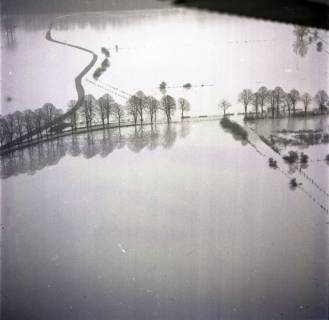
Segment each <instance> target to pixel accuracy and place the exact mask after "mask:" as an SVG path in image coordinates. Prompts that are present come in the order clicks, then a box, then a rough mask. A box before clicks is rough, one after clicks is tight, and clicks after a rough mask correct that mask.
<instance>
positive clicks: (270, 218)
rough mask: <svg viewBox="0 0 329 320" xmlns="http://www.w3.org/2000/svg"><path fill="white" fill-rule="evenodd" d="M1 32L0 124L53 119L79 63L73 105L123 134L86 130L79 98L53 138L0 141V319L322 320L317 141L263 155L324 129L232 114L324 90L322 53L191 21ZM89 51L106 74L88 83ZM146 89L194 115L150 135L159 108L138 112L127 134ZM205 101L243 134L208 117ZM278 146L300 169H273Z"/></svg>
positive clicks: (324, 221)
mask: <svg viewBox="0 0 329 320" xmlns="http://www.w3.org/2000/svg"><path fill="white" fill-rule="evenodd" d="M10 18H11V19H12V22H11V23H12V25H14V26H15V28H14V32H13V34H12V36H11V37H8V34H7V38H6V36H5V33H4V32H3V33H2V47H1V55H2V60H1V75H2V83H1V85H2V94H1V114H2V115H4V114H8V113H13V112H14V111H16V110H20V111H23V110H26V109H28V108H30V109H32V110H34V109H36V108H40V107H41V106H42V105H44V104H45V103H46V102H51V103H53V104H54V105H55V106H56V107H57V108H61V109H63V110H64V111H65V110H66V108H67V105H68V102H69V100H71V99H77V92H76V83H75V78H76V77H77V75H78V74H79V73H80V72H81V71H82V70H83V69H84V68H85V67H86V66H87V65H88V64H90V61H91V59H92V57H93V53H94V58H95V55H98V59H97V61H96V63H95V65H94V66H93V67H92V69H91V70H90V71H89V72H87V74H86V75H85V77H84V78H83V79H82V86H83V88H84V89H85V93H86V94H88V97H89V98H90V97H91V96H89V95H90V94H92V95H93V96H95V97H96V98H99V97H100V96H103V95H104V94H105V93H108V94H110V95H112V96H113V98H115V100H116V101H117V102H118V103H119V104H121V105H122V108H123V109H122V110H124V112H125V114H124V115H123V116H122V120H123V127H122V128H119V127H117V128H111V129H110V128H109V127H111V126H112V127H114V126H116V124H117V121H120V120H118V118H117V115H115V116H114V114H111V121H110V122H107V127H106V126H105V125H104V123H103V126H104V129H101V128H100V127H101V125H100V119H99V116H100V115H99V114H100V113H99V110H101V108H100V106H101V103H100V102H97V103H96V102H95V106H96V105H97V108H98V109H97V110H98V111H97V112H95V110H94V111H93V110H91V111H90V110H89V111H90V113H93V112H94V113H95V114H91V115H89V116H90V118H91V120H90V119H89V120H88V119H87V116H88V112H87V111H88V110H87V107H86V105H87V103H88V101H87V99H86V97H84V96H83V94H82V93H81V92H82V89H81V88H80V95H81V97H82V100H83V99H85V100H84V101H83V104H81V105H80V106H79V105H78V107H80V108H85V110H87V111H85V113H84V114H83V115H81V114H79V117H78V119H75V120H72V117H70V118H65V119H64V120H63V121H62V123H59V125H62V126H63V127H62V128H59V129H58V127H56V130H57V131H56V130H55V131H54V132H49V131H51V129H53V128H54V127H55V126H54V122H52V121H55V120H56V119H55V120H54V119H50V120H49V119H46V120H44V121H45V122H44V124H43V125H45V127H43V125H41V124H40V123H39V124H37V121H36V120H34V122H35V123H34V124H33V125H34V126H35V128H34V129H33V128H32V129H31V128H27V129H26V132H27V133H26V134H27V136H26V137H25V139H26V140H25V141H24V143H25V144H23V143H22V144H21V145H20V144H19V143H20V141H18V142H17V141H14V142H15V143H16V142H17V143H16V144H15V143H13V141H12V140H13V137H14V138H16V139H18V140H19V139H21V138H22V137H21V136H20V137H19V135H22V132H19V131H18V130H17V128H19V126H17V128H15V130H10V128H9V129H8V128H7V129H8V130H7V132H9V133H10V132H11V133H12V135H11V136H10V137H6V139H7V140H6V139H4V140H3V141H6V142H7V145H2V151H3V150H5V148H7V147H8V149H7V150H5V151H8V150H9V148H10V147H13V149H12V150H14V149H18V150H16V151H14V152H7V154H5V153H6V152H3V155H2V156H1V158H0V161H1V165H0V178H1V227H2V228H1V260H2V262H1V272H2V277H1V278H2V279H1V295H2V301H1V315H2V317H3V319H8V320H9V319H10V320H13V319H14V320H16V319H33V320H45V319H47V320H52V319H54V320H55V319H56V320H57V319H68V320H70V319H79V320H83V319H86V320H87V319H97V320H98V319H99V320H103V319H104V320H105V319H117V320H119V319H120V320H127V319H131V320H137V319H138V320H139V319H140V320H144V319H159V320H181V319H189V320H190V319H195V320H201V319H202V320H215V319H223V320H264V319H266V320H267V319H268V320H272V319H273V320H274V319H286V320H297V319H298V320H307V319H319V320H320V319H321V320H324V319H327V318H328V223H329V222H328V203H329V202H328V197H329V194H328V193H329V190H328V188H329V185H328V179H329V176H328V174H329V173H328V172H329V171H328V168H329V164H328V161H325V157H326V155H327V154H328V144H327V143H318V144H313V145H301V144H298V145H294V144H291V143H290V144H289V143H281V144H278V145H277V147H278V148H279V149H280V150H279V153H276V152H275V151H274V150H273V145H272V146H269V145H268V144H266V143H264V137H265V138H266V139H270V137H271V136H272V135H276V136H278V137H280V138H281V141H288V140H289V139H295V140H298V139H299V138H298V137H296V135H298V134H300V133H301V132H309V131H312V132H313V131H314V132H315V131H316V132H321V135H325V134H328V133H329V130H328V117H327V116H320V115H316V116H314V117H312V118H308V117H305V118H302V117H300V118H297V117H296V118H288V117H287V114H286V113H285V111H286V105H285V104H284V101H283V99H282V101H281V102H280V101H279V102H280V103H281V104H282V106H281V107H282V109H284V112H283V113H282V118H280V116H281V115H280V110H279V109H280V103H278V118H277V119H270V118H267V119H262V120H257V121H250V122H244V121H243V117H242V116H239V115H237V113H239V112H242V111H243V105H242V104H241V103H238V102H237V99H238V93H239V92H241V91H242V90H243V89H244V88H246V87H248V88H250V89H252V90H253V91H255V90H258V88H259V87H261V86H267V87H268V88H275V87H276V86H281V87H282V88H283V89H284V90H285V91H286V92H287V93H289V91H290V90H291V89H292V88H297V89H298V90H299V91H300V92H301V93H304V92H309V93H310V95H312V97H314V95H315V94H316V92H318V90H321V89H324V90H327V89H328V55H325V54H324V53H323V52H322V53H320V52H317V50H316V48H315V47H314V46H310V47H309V48H308V53H307V55H305V56H303V57H301V56H298V55H296V53H295V52H294V50H293V44H294V39H295V36H294V34H293V30H294V29H293V26H292V25H286V24H281V23H273V22H266V21H262V20H254V19H247V18H241V17H235V16H229V15H223V14H213V13H209V12H206V11H195V10H190V9H162V10H140V11H116V12H114V11H113V12H103V13H97V12H96V13H81V14H80V13H79V14H67V15H50V14H49V15H46V14H40V15H33V14H31V15H16V16H15V15H13V16H11V17H10ZM50 26H51V29H49V28H50ZM50 31H51V33H50ZM47 32H48V33H47ZM46 34H47V39H46ZM321 35H322V36H323V37H324V41H327V40H328V34H327V33H325V32H324V31H322V33H321ZM51 41H53V42H51ZM56 41H58V42H56ZM69 45H71V47H69ZM72 46H81V47H83V48H85V49H83V50H85V51H83V50H81V49H78V48H77V47H75V48H74V47H72ZM102 48H103V50H102ZM104 48H105V49H106V50H109V54H108V55H109V57H108V59H109V66H108V67H107V68H104V69H106V70H103V73H102V75H101V76H100V77H99V79H98V80H95V77H93V74H94V72H95V70H96V69H97V68H98V67H99V65H100V64H101V62H102V60H103V59H104V52H106V50H105V51H104ZM105 56H106V55H105ZM162 81H165V82H166V83H167V88H166V92H167V93H168V94H170V95H171V96H172V97H173V98H175V99H176V100H177V98H179V97H184V98H186V99H187V100H188V101H189V103H190V105H191V110H190V111H187V112H186V114H187V115H188V116H192V117H193V116H195V117H194V118H190V119H187V118H184V117H183V116H182V119H180V117H181V113H180V112H179V110H177V111H176V114H175V116H173V119H172V120H173V122H172V123H169V124H164V121H163V120H164V118H165V115H164V112H163V109H164V105H162V109H161V108H159V112H158V113H159V118H158V123H156V121H155V124H154V125H150V124H148V121H149V116H148V115H147V116H146V115H145V114H144V117H145V118H144V120H145V119H146V120H145V121H144V120H143V119H142V116H141V118H139V115H140V114H138V121H137V125H135V126H133V125H132V124H133V120H132V119H131V115H132V114H131V113H130V114H128V110H126V109H124V108H127V100H129V98H130V97H131V94H133V93H135V92H136V91H138V90H143V91H144V92H145V94H146V95H152V96H154V97H155V98H157V99H158V100H160V99H161V98H162V97H163V95H164V93H163V92H161V91H160V90H159V84H160V83H161V82H162ZM187 83H190V84H191V88H184V87H183V85H184V84H187ZM143 99H144V98H143ZM221 99H228V101H230V102H231V104H232V107H231V108H230V109H229V111H228V112H232V113H235V115H233V116H232V117H231V118H232V119H233V121H236V124H235V125H236V126H239V125H240V127H241V128H242V129H241V128H240V130H245V131H246V136H248V138H245V139H242V140H241V139H239V138H238V137H237V136H236V135H233V134H232V133H231V132H230V130H229V129H228V127H227V128H226V129H223V127H222V126H221V124H220V120H219V118H218V117H217V119H215V117H210V116H211V115H218V114H219V113H222V111H221V110H219V108H218V104H219V101H220V100H221ZM140 100H142V99H140ZM89 101H91V102H90V104H92V103H93V100H92V99H91V98H90V100H89ZM95 101H96V100H95ZM285 101H286V100H285ZM327 102H328V101H326V103H327ZM300 104H301V103H299V104H297V109H298V108H299V109H300V108H301V106H300ZM73 105H74V104H73ZM71 107H72V104H71ZM119 107H120V105H119ZM119 107H117V109H116V110H119V111H120V108H119ZM313 107H319V109H320V106H317V105H316V103H314V100H312V101H311V103H310V105H309V110H310V109H312V108H313ZM321 107H323V106H322V105H321ZM95 108H96V107H95ZM177 108H178V107H177ZM252 108H253V107H252V106H251V104H250V106H249V111H251V110H252ZM91 109H92V108H91ZM45 110H46V109H43V112H45ZM47 110H48V111H49V110H50V109H47ZM53 110H55V111H56V112H58V114H57V115H56V117H57V116H58V117H59V118H60V114H61V113H60V112H59V110H57V109H53ZM142 110H143V109H142ZM272 110H274V108H272ZM55 111H53V112H55ZM294 111H295V110H294ZM297 111H299V110H297ZM79 112H80V111H79ZM139 112H140V111H139ZM96 113H97V114H96ZM265 113H266V110H265ZM289 113H290V109H289ZM294 113H295V112H294ZM305 113H306V112H305ZM40 114H41V113H40ZM44 114H46V113H44ZM268 114H270V113H268ZM136 115H137V114H136ZM200 115H203V117H200ZM262 115H263V113H262ZM42 116H43V117H44V115H42ZM84 116H85V117H86V119H84V118H83V117H84ZM101 116H102V114H101ZM103 116H104V114H103ZM30 117H31V118H32V117H34V118H33V119H37V117H38V114H37V112H35V113H32V112H31V113H30ZM93 117H94V119H92V118H93ZM167 117H168V116H167ZM207 117H208V119H207ZM59 118H57V119H59ZM81 118H82V119H81ZM273 118H274V114H273ZM6 119H7V120H6V121H7V122H6V123H7V124H8V123H9V124H10V119H11V118H10V117H7V118H6ZM15 119H16V120H15V121H16V122H17V119H19V113H18V116H17V118H15ZM25 119H27V118H25ZM40 119H41V118H40ZM120 119H121V118H120ZM139 119H140V120H139ZM152 119H153V118H152ZM103 120H104V118H103ZM107 120H108V119H107ZM166 120H167V121H168V122H170V118H167V119H166ZM40 121H41V120H40ZM47 121H48V124H49V126H48V127H47ZM73 121H75V124H77V127H78V128H77V127H75V128H74V126H73ZM83 121H85V125H86V126H84V123H83ZM88 121H89V122H88ZM128 121H129V122H128ZM143 123H144V125H143ZM56 125H58V123H57V124H56ZM88 125H91V127H89V126H88ZM38 126H39V127H38ZM7 127H8V125H7ZM105 127H106V128H105ZM63 128H64V129H63ZM96 129H97V130H96ZM99 129H101V130H99ZM33 130H35V131H33ZM48 130H49V131H48ZM70 130H72V134H71V131H70ZM42 131H46V133H45V132H43V136H42ZM82 132H84V133H82ZM243 132H244V131H243ZM48 135H49V136H48ZM48 137H49V139H48ZM321 137H322V136H321ZM262 139H263V140H262ZM284 139H285V140H284ZM23 140H24V139H22V141H23ZM3 141H1V144H2V143H3ZM321 141H322V140H321ZM323 141H324V140H323ZM26 145H29V146H28V147H25V146H26ZM23 146H24V148H23ZM291 150H295V151H297V152H298V153H299V154H300V153H301V152H304V153H307V154H308V156H309V162H308V164H307V166H301V165H300V164H295V165H294V166H292V165H291V166H290V165H288V164H287V163H286V162H285V161H284V160H283V159H282V156H283V155H285V154H286V153H288V152H289V151H291ZM269 158H273V159H274V161H277V167H275V168H274V167H270V166H269ZM293 178H295V179H296V181H297V183H296V186H295V187H292V185H291V179H293Z"/></svg>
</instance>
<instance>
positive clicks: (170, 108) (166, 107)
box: [161, 95, 176, 123]
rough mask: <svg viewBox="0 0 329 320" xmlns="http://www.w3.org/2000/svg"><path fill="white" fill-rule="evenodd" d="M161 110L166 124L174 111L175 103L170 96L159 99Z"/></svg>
mask: <svg viewBox="0 0 329 320" xmlns="http://www.w3.org/2000/svg"><path fill="white" fill-rule="evenodd" d="M161 109H162V110H163V111H164V113H165V114H166V117H167V122H168V123H170V121H171V116H172V115H173V113H174V112H175V110H176V101H175V99H174V98H173V97H172V96H169V95H165V96H163V97H162V99H161Z"/></svg>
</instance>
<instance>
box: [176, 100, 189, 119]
mask: <svg viewBox="0 0 329 320" xmlns="http://www.w3.org/2000/svg"><path fill="white" fill-rule="evenodd" d="M177 102H178V105H179V109H180V110H181V119H184V112H188V111H190V110H191V105H190V103H189V102H188V101H187V100H186V99H185V98H178V100H177Z"/></svg>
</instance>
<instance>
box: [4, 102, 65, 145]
mask: <svg viewBox="0 0 329 320" xmlns="http://www.w3.org/2000/svg"><path fill="white" fill-rule="evenodd" d="M62 113H63V111H62V110H61V109H57V108H56V107H55V106H54V105H53V104H51V103H46V104H44V105H43V107H42V108H39V109H36V110H33V111H32V110H30V109H28V110H25V111H16V112H14V113H9V114H6V115H4V116H1V115H0V144H1V146H4V145H6V144H12V142H13V141H14V140H15V139H18V138H19V139H22V138H23V137H24V135H27V136H28V137H29V140H31V139H32V134H33V132H35V135H36V136H37V137H38V138H42V137H43V130H42V128H43V127H46V129H45V133H44V134H45V135H46V137H48V136H49V135H50V134H51V129H50V128H49V127H47V125H48V124H50V123H52V122H53V121H54V120H55V119H56V118H57V117H59V116H60V115H61V114H62Z"/></svg>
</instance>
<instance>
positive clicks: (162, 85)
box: [159, 81, 167, 94]
mask: <svg viewBox="0 0 329 320" xmlns="http://www.w3.org/2000/svg"><path fill="white" fill-rule="evenodd" d="M159 89H160V92H161V93H162V94H166V91H167V83H166V82H165V81H162V82H161V83H160V85H159Z"/></svg>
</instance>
